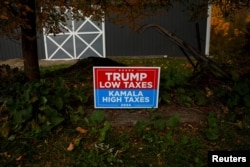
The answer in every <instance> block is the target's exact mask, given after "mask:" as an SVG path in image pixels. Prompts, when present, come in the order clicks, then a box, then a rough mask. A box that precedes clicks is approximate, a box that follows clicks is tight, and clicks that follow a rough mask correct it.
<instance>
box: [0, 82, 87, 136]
mask: <svg viewBox="0 0 250 167" xmlns="http://www.w3.org/2000/svg"><path fill="white" fill-rule="evenodd" d="M9 93H10V95H9V97H8V100H7V103H6V109H7V112H8V115H9V117H8V119H6V122H5V123H4V124H3V127H2V131H3V130H5V134H4V137H8V136H9V133H18V134H23V133H28V132H31V134H32V135H38V134H40V133H43V132H49V131H50V130H51V129H52V128H55V127H57V126H58V125H60V124H62V123H63V122H64V121H66V120H68V119H69V118H70V117H71V116H72V115H73V114H74V108H73V107H72V104H74V106H77V104H78V105H80V104H81V103H85V102H86V101H87V97H85V96H83V95H84V92H81V91H80V90H74V89H72V88H67V87H66V86H65V81H64V80H62V79H59V78H58V79H54V81H49V80H45V79H43V80H41V81H36V82H31V83H27V84H25V85H24V86H22V85H20V84H16V85H15V86H14V87H11V89H10V90H9ZM7 125H8V126H7ZM6 132H7V133H6ZM2 134H3V133H2Z"/></svg>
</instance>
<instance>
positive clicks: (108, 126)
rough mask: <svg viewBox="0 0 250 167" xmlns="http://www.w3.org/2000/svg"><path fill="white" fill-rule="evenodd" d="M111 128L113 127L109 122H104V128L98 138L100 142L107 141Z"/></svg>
mask: <svg viewBox="0 0 250 167" xmlns="http://www.w3.org/2000/svg"><path fill="white" fill-rule="evenodd" d="M110 127H111V125H110V123H109V122H108V121H105V122H104V127H103V128H102V129H100V136H99V138H98V140H99V141H100V142H102V141H104V140H105V138H106V134H107V131H108V130H109V129H110Z"/></svg>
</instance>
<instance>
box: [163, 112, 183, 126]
mask: <svg viewBox="0 0 250 167" xmlns="http://www.w3.org/2000/svg"><path fill="white" fill-rule="evenodd" d="M179 123H180V117H179V115H178V114H175V115H173V116H172V117H171V118H170V119H169V120H168V121H167V123H166V125H167V126H168V127H176V126H177V125H178V124H179Z"/></svg>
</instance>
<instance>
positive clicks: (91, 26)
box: [44, 17, 105, 60]
mask: <svg viewBox="0 0 250 167" xmlns="http://www.w3.org/2000/svg"><path fill="white" fill-rule="evenodd" d="M62 26H63V25H62ZM63 27H64V28H65V30H66V31H65V32H63V33H60V34H57V35H56V36H54V35H53V34H47V35H46V34H45V33H44V46H45V54H46V59H47V60H58V59H82V58H86V57H90V56H95V57H105V30H104V22H101V23H99V22H94V21H92V20H91V17H88V18H86V19H85V20H78V21H76V20H69V21H68V22H67V26H63Z"/></svg>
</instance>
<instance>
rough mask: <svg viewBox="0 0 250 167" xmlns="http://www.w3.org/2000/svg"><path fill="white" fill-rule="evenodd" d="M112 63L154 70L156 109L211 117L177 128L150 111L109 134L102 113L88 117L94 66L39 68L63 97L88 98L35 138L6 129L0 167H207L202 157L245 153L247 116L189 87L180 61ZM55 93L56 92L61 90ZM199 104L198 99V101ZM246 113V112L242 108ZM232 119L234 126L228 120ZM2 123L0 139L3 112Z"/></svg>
mask: <svg viewBox="0 0 250 167" xmlns="http://www.w3.org/2000/svg"><path fill="white" fill-rule="evenodd" d="M114 60H115V61H116V62H119V63H123V64H126V65H130V66H160V67H161V69H162V70H161V76H162V78H161V91H160V94H161V99H162V100H161V103H160V105H163V104H167V105H174V106H177V108H178V106H180V107H185V108H193V107H199V106H203V107H207V110H208V111H207V112H209V113H211V114H209V116H208V117H207V119H206V120H202V121H200V122H184V123H183V122H180V118H179V116H178V115H174V116H173V117H171V118H169V119H163V118H162V117H159V116H158V115H157V110H150V109H149V110H148V112H149V113H151V114H152V116H151V117H150V118H149V119H147V120H141V121H138V122H137V124H136V125H135V126H132V127H131V126H122V127H114V126H111V127H110V126H109V125H110V120H109V119H108V118H106V117H105V114H104V112H105V110H94V109H93V107H92V105H93V102H92V98H91V97H92V96H91V94H92V70H91V69H92V66H91V63H93V62H90V61H88V60H84V61H83V62H79V63H78V64H76V65H73V66H70V67H69V66H67V65H63V66H52V67H46V68H42V69H41V71H42V76H43V77H44V78H46V79H48V80H52V81H54V78H55V77H61V78H62V79H63V80H64V81H65V84H66V88H68V89H67V90H68V92H70V90H72V89H73V88H74V90H75V91H77V94H73V95H78V94H80V95H82V96H87V97H88V98H89V99H88V100H84V101H82V103H80V104H79V103H76V101H75V100H73V99H71V101H72V102H71V101H67V99H63V100H65V101H64V102H65V103H67V106H71V109H67V111H68V112H70V113H66V116H67V118H68V119H66V121H64V122H63V123H61V124H59V125H57V126H54V127H53V128H52V129H51V130H49V131H47V132H46V133H39V134H38V135H37V134H35V133H34V131H32V130H34V129H32V128H31V126H32V125H33V124H32V121H30V120H28V121H27V126H25V128H23V129H19V130H18V133H16V134H15V133H13V131H11V130H10V132H9V135H8V136H5V137H3V136H1V137H0V142H1V146H0V166H8V167H9V166H32V167H33V166H37V167H50V166H52V167H62V166H63V167H67V166H69V167H74V166H81V167H84V166H86V167H90V166H91V167H92V166H93V167H94V166H101V167H105V166H117V167H120V166H121V167H122V166H124V167H127V166H129V167H130V166H131V167H133V166H134V167H137V166H159V167H168V166H169V167H178V166H180V167H183V166H185V167H188V166H197V167H203V166H207V152H208V150H250V142H249V141H250V135H249V134H250V133H249V132H250V129H249V127H248V126H249V125H248V124H247V121H244V120H246V118H248V117H246V115H243V114H235V113H236V112H235V111H236V110H238V109H241V110H243V108H242V106H241V108H238V107H237V105H238V104H235V105H234V108H229V107H228V106H227V105H226V103H223V102H222V101H221V102H220V101H218V97H217V96H216V92H215V91H214V89H213V86H214V85H213V83H214V82H212V83H211V82H210V83H208V82H205V83H204V82H198V81H197V80H192V81H190V80H189V78H190V76H191V75H192V69H191V66H190V64H189V63H188V62H187V61H186V60H185V59H181V58H177V59H171V58H146V59H124V58H115V59H114ZM86 61H87V62H86ZM217 82H218V81H216V82H215V84H218V83H217ZM200 83H202V84H200ZM59 84H60V83H59ZM211 84H212V85H211ZM244 86H245V85H244ZM38 88H39V87H38ZM223 88H224V87H223ZM223 90H224V89H223ZM237 90H238V89H237ZM59 91H60V93H62V92H61V89H60V90H59ZM209 91H210V94H208V93H209ZM4 92H6V91H4ZM194 92H196V93H194ZM197 92H198V93H197ZM211 92H212V93H211ZM60 93H58V95H59V96H60V95H61V94H60ZM231 93H233V92H231ZM45 95H46V94H44V96H45ZM237 95H238V94H237ZM1 96H3V95H2V94H1ZM3 97H5V96H3ZM220 97H223V98H224V97H226V91H224V92H223V91H222V90H221V92H220ZM239 97H241V96H239ZM201 98H204V99H203V100H202V101H198V99H201ZM244 98H246V97H244ZM58 105H59V104H58ZM58 105H56V106H58ZM211 105H214V106H216V107H217V110H216V111H213V110H210V109H211V107H210V106H211ZM59 106H60V105H59ZM177 108H176V109H177ZM244 109H245V110H246V113H247V112H248V108H244ZM245 110H244V112H245ZM112 112H119V111H117V110H113V111H112ZM133 112H140V111H138V110H135V111H133ZM242 112H243V111H242ZM242 112H241V113H242ZM232 113H234V115H233V116H234V118H235V119H233V120H232V119H228V118H227V117H228V116H229V115H230V114H232ZM239 116H241V117H239ZM0 117H1V121H0V122H1V133H2V134H3V130H6V126H3V124H4V122H5V121H6V120H8V119H9V115H8V113H7V111H6V110H5V109H2V110H1V116H0ZM242 118H244V119H242ZM4 127H5V128H4ZM79 127H80V128H81V130H79ZM9 128H10V127H9ZM14 128H16V127H14ZM29 128H30V129H31V130H29ZM33 128H34V127H33ZM7 129H8V128H7ZM72 145H73V146H74V147H71V146H72Z"/></svg>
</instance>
